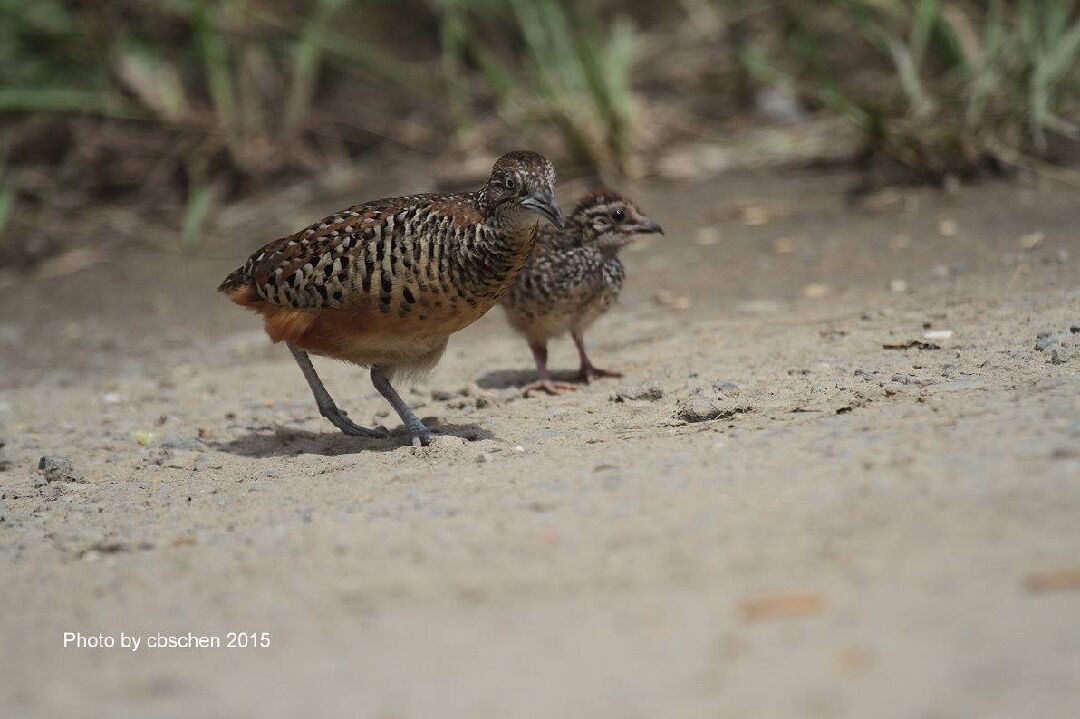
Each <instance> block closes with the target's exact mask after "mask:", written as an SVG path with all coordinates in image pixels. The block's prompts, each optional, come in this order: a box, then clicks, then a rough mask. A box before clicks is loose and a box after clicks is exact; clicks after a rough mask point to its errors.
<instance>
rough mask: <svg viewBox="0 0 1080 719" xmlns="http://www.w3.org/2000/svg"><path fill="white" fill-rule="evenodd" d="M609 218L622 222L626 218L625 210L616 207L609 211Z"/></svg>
mask: <svg viewBox="0 0 1080 719" xmlns="http://www.w3.org/2000/svg"><path fill="white" fill-rule="evenodd" d="M611 219H613V220H615V221H616V222H622V221H623V220H625V219H626V210H623V209H618V210H615V211H613V212H612V213H611Z"/></svg>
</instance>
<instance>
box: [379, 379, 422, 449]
mask: <svg viewBox="0 0 1080 719" xmlns="http://www.w3.org/2000/svg"><path fill="white" fill-rule="evenodd" d="M371 384H373V385H375V389H377V390H379V394H381V395H382V396H383V397H385V398H386V401H387V402H389V403H390V406H391V407H393V408H394V411H395V412H397V413H398V416H399V417H401V423H402V424H404V425H405V429H406V431H408V433H409V435H410V436H411V437H412V443H413V445H414V446H416V447H419V446H421V445H424V446H427V445H429V444H431V440H433V439H434V438H435V435H434V434H433V433H432V431H431V430H430V429H428V428H427V427H425V426H424V423H423V422H421V421H420V418H419V417H417V416H416V414H415V413H414V412H413V411H412V410H411V409H409V405H407V404H405V400H403V399H401V395H399V394H398V393H397V390H396V389H394V388H393V386H391V384H390V379H389V378H388V377H387V376H386V373H385V372H384V371H383V370H382V368H380V367H378V366H374V367H372V368H371Z"/></svg>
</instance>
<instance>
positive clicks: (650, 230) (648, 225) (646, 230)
mask: <svg viewBox="0 0 1080 719" xmlns="http://www.w3.org/2000/svg"><path fill="white" fill-rule="evenodd" d="M634 230H635V232H636V233H637V234H639V235H662V234H664V228H663V227H661V226H660V225H659V224H658V223H656V222H653V221H652V220H644V221H642V222H640V223H638V225H637V226H636V227H635V228H634Z"/></svg>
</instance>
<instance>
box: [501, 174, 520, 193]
mask: <svg viewBox="0 0 1080 719" xmlns="http://www.w3.org/2000/svg"><path fill="white" fill-rule="evenodd" d="M503 187H505V188H506V189H507V190H510V191H511V192H513V191H514V190H516V189H517V180H515V179H514V178H512V177H507V178H504V179H503Z"/></svg>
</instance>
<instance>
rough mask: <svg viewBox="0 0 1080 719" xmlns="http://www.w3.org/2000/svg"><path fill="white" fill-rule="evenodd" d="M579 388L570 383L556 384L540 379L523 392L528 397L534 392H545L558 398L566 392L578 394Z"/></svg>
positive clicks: (524, 388)
mask: <svg viewBox="0 0 1080 719" xmlns="http://www.w3.org/2000/svg"><path fill="white" fill-rule="evenodd" d="M576 391H577V387H576V386H574V385H572V384H570V383H569V382H556V381H555V380H550V379H538V380H536V381H535V382H530V383H529V384H527V385H525V386H524V387H523V388H522V390H521V392H522V394H523V395H525V396H526V397H528V396H529V395H530V394H532V393H533V392H545V393H547V394H549V395H552V396H553V397H554V396H557V395H560V394H562V393H564V392H576Z"/></svg>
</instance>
